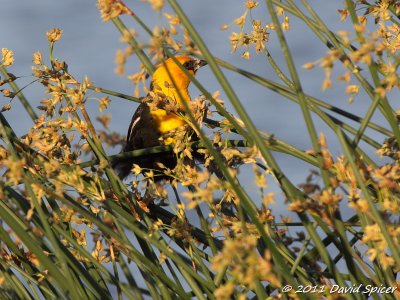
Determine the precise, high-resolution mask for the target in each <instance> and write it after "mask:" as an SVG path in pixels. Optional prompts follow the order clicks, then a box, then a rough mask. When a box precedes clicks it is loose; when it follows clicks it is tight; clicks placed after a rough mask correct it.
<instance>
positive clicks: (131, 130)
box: [127, 117, 141, 141]
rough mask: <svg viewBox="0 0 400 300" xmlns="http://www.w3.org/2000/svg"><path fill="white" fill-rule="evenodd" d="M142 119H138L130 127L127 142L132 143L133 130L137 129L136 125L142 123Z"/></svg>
mask: <svg viewBox="0 0 400 300" xmlns="http://www.w3.org/2000/svg"><path fill="white" fill-rule="evenodd" d="M140 118H141V117H138V118H137V119H136V120H135V121H134V122H133V123H132V124H131V126H129V131H128V138H127V141H130V139H131V134H132V132H133V128H135V126H136V124H137V123H138V122H139V121H140Z"/></svg>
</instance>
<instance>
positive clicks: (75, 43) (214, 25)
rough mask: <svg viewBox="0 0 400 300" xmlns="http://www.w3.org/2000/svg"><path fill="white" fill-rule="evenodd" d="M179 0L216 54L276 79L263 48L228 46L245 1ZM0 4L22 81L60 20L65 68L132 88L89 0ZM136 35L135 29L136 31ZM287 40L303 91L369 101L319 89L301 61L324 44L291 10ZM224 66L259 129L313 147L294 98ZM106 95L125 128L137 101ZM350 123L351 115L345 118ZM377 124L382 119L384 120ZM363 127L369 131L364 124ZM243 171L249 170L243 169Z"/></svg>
mask: <svg viewBox="0 0 400 300" xmlns="http://www.w3.org/2000/svg"><path fill="white" fill-rule="evenodd" d="M129 2H130V3H127V4H128V5H129V7H130V8H131V9H132V10H133V11H134V12H135V13H136V14H138V15H139V16H140V18H142V19H143V20H145V22H146V23H147V24H148V25H150V26H152V25H156V24H165V20H162V18H161V17H160V15H158V14H157V13H155V12H154V11H152V10H151V9H150V6H149V4H147V3H143V2H141V1H132V2H131V1H129ZM179 2H180V4H181V5H182V7H183V8H184V10H185V12H186V13H187V15H188V17H189V18H190V19H191V20H192V22H193V23H194V25H195V27H196V28H197V29H198V31H199V33H200V34H201V36H202V38H203V39H204V40H205V41H206V42H207V44H208V46H209V48H210V50H211V51H212V53H213V54H214V55H215V56H216V57H219V58H221V59H223V60H226V61H228V62H230V63H232V64H234V65H236V66H238V67H241V68H243V69H246V70H249V71H251V72H253V73H256V74H259V75H261V76H263V77H267V78H269V79H273V80H276V81H278V82H279V79H278V78H277V77H276V76H275V75H274V73H273V70H272V68H271V66H270V65H269V63H268V62H267V60H266V58H265V57H264V56H263V54H260V55H255V54H254V53H252V59H251V60H250V61H247V60H244V59H243V58H241V57H240V55H241V53H242V52H243V51H241V50H239V51H238V53H235V54H232V53H231V47H230V44H229V35H230V33H231V32H232V31H239V28H238V27H237V26H232V27H231V28H229V29H228V30H227V31H222V30H220V26H222V25H224V24H232V22H233V20H234V19H235V18H237V17H239V16H240V15H241V14H242V13H243V12H244V5H243V1H232V0H218V1H214V0H203V1H194V0H186V1H179ZM309 3H310V4H311V5H312V6H313V7H314V9H315V10H316V11H317V12H318V14H319V16H320V17H321V18H322V19H323V20H324V21H325V22H326V23H327V25H328V26H329V27H330V28H331V29H332V30H333V31H339V30H349V31H351V27H350V25H349V23H346V22H339V19H340V16H339V14H338V12H337V9H340V8H343V3H342V1H331V0H311V1H309ZM1 10H2V14H1V15H2V17H1V18H0V46H1V47H2V48H3V47H6V48H8V49H11V50H13V51H14V54H15V64H14V65H13V66H12V67H11V68H9V70H10V71H11V72H12V73H13V74H15V75H17V76H25V77H24V78H22V79H19V80H18V81H17V83H18V84H19V86H20V87H23V86H24V85H26V84H28V83H29V82H31V81H32V80H33V79H34V78H33V77H32V76H31V65H32V54H33V53H34V52H35V51H41V52H42V54H43V57H44V58H45V59H47V60H48V42H47V39H46V34H45V33H46V31H48V30H50V29H51V28H54V27H58V28H61V29H63V30H64V34H63V36H62V39H61V40H60V41H59V42H57V43H56V46H55V57H57V58H59V59H60V60H65V61H66V62H67V63H68V65H69V72H70V73H71V74H73V75H74V76H75V77H76V78H77V79H78V80H83V78H84V76H85V75H87V76H88V77H89V79H90V80H91V81H93V82H94V83H95V85H96V86H99V87H103V88H106V89H111V90H114V91H118V92H121V93H126V94H130V95H132V94H133V85H132V83H131V82H130V81H129V80H128V79H127V78H126V77H118V76H117V75H115V73H114V69H115V63H114V59H115V53H116V51H117V50H118V49H124V48H125V45H124V44H122V43H121V42H120V41H119V39H120V34H119V32H118V31H117V29H116V28H115V27H114V25H113V24H112V23H104V22H103V21H102V20H101V19H100V15H99V12H98V10H97V7H96V3H95V1H81V0H68V1H60V0H58V1H54V0H36V1H4V0H3V1H2V7H1ZM165 11H166V12H170V13H171V12H172V10H171V9H170V8H168V7H166V8H165ZM253 17H254V18H255V19H260V20H262V24H266V23H269V22H271V20H269V18H268V14H267V13H266V7H265V3H264V2H263V1H261V3H260V7H258V8H256V9H255V10H254V11H253ZM123 20H124V21H126V22H127V23H126V24H127V26H128V27H130V28H135V29H136V30H138V32H139V33H141V30H139V28H138V25H137V24H136V23H134V21H133V20H132V19H131V18H129V17H124V18H123ZM142 36H143V40H142V41H143V42H146V41H148V37H147V36H144V35H142ZM140 39H141V36H140V35H139V40H140ZM287 40H288V42H289V45H290V47H291V51H292V54H293V56H294V58H295V63H296V65H297V67H298V71H299V74H300V77H301V81H302V84H303V89H304V91H305V92H306V93H307V94H309V95H312V96H314V97H317V98H320V99H323V100H324V101H326V102H328V103H331V104H334V105H336V106H339V107H342V108H344V109H347V110H350V111H352V112H353V113H355V114H357V115H359V116H362V115H363V114H365V112H366V111H367V109H368V106H369V104H370V99H369V98H367V97H365V95H363V94H362V93H361V94H360V95H359V96H358V97H357V98H356V100H355V101H354V103H353V104H349V103H348V102H347V99H348V95H346V94H345V85H344V84H343V83H337V82H334V85H333V88H332V89H330V90H327V91H324V92H323V91H322V90H321V85H322V81H323V77H324V75H323V70H322V69H320V68H316V69H314V70H304V69H302V68H301V66H302V65H303V64H304V63H307V62H311V61H316V60H317V59H318V58H321V57H322V56H324V55H325V54H326V51H327V48H326V46H324V45H323V44H322V43H321V42H320V41H319V40H317V38H316V37H315V36H314V35H313V34H312V33H311V32H310V31H309V29H308V28H307V27H306V26H304V24H302V23H300V22H298V21H297V20H296V19H295V18H294V17H293V18H291V30H290V31H289V32H287ZM267 47H268V50H269V51H270V53H271V54H272V56H273V57H274V59H276V61H277V62H278V64H279V65H280V66H283V69H284V71H286V68H285V67H284V66H285V62H284V58H283V56H282V54H281V47H280V45H279V42H278V40H277V38H276V36H275V35H274V34H273V33H272V34H271V36H270V40H269V42H268V43H267ZM126 71H127V74H132V73H135V72H136V71H138V62H137V60H136V59H132V60H131V61H129V63H128V65H127V70H126ZM225 73H226V75H227V76H228V78H229V80H230V82H231V84H232V86H233V87H234V89H235V91H236V93H237V94H238V96H239V98H240V99H241V101H242V102H243V104H244V105H245V106H246V108H247V109H248V113H249V114H250V116H251V117H252V119H253V121H254V122H255V124H256V125H257V126H258V128H259V129H261V130H263V131H265V132H267V133H269V134H273V135H274V136H275V137H277V138H279V139H282V140H284V141H286V142H288V143H290V144H293V145H294V146H296V147H299V148H300V149H311V148H312V147H311V143H310V139H309V137H308V133H307V130H306V127H305V122H304V121H303V118H302V114H301V111H300V107H299V106H298V105H297V104H295V103H292V102H290V101H288V100H287V99H284V98H282V97H280V96H279V95H277V94H275V93H273V92H272V91H269V90H267V89H265V88H262V87H260V86H258V85H257V84H255V83H254V82H251V81H249V80H247V79H246V78H244V77H242V76H239V75H237V74H233V73H231V72H228V71H226V72H225ZM343 73H344V69H342V68H338V69H336V70H335V71H334V72H333V74H332V78H333V79H334V78H335V77H337V76H338V75H342V74H343ZM197 78H198V79H199V80H200V82H201V83H202V84H203V85H204V86H205V87H207V88H208V89H209V91H210V92H214V91H216V90H221V88H220V87H219V86H218V83H217V81H216V80H215V78H213V76H212V73H211V71H210V70H209V69H208V68H203V69H202V70H201V71H200V72H199V73H198V75H197ZM24 93H25V95H26V96H27V98H28V99H29V101H30V102H31V104H32V106H33V107H37V106H38V105H40V100H41V99H42V98H43V97H44V96H45V95H44V93H43V88H42V86H41V85H40V84H38V83H36V84H33V85H31V86H28V87H27V88H26V89H25V90H24ZM191 94H192V97H195V96H197V95H199V92H198V91H197V90H196V89H195V88H194V87H191ZM111 100H112V102H111V104H110V106H109V109H108V112H109V113H110V114H112V116H113V118H112V121H111V123H110V128H111V130H115V131H117V132H120V133H123V134H125V133H126V131H127V128H128V125H129V122H130V119H131V116H132V114H133V112H134V110H135V109H136V107H137V104H136V103H133V102H129V101H124V100H122V99H118V98H115V97H111ZM4 101H8V100H7V99H6V100H4ZM4 103H6V102H4ZM227 107H228V108H229V110H230V111H231V112H233V113H234V110H233V109H232V108H231V106H230V105H229V103H227ZM90 108H91V109H93V111H92V113H93V114H97V113H98V111H97V104H95V105H93V106H91V107H90ZM395 108H396V107H395ZM5 116H6V118H7V119H8V121H9V122H10V123H11V125H12V126H13V128H14V129H15V130H16V132H17V134H19V135H23V134H24V133H26V131H27V130H28V129H29V127H31V126H32V121H31V120H30V118H29V117H28V115H27V113H26V112H25V110H24V109H23V108H22V107H21V105H20V104H19V102H18V99H15V100H14V101H13V104H12V109H11V110H10V111H8V112H6V113H5ZM373 120H374V121H375V122H378V123H381V124H382V122H383V121H382V120H383V118H382V117H381V116H380V115H379V113H377V114H375V116H374V118H373ZM314 121H315V124H316V127H317V129H318V132H324V133H325V134H326V135H327V138H328V145H329V147H330V149H331V151H332V154H333V156H337V155H338V154H340V153H341V152H342V151H341V149H340V145H338V144H337V142H336V141H335V139H334V138H333V135H332V133H331V132H330V131H329V129H327V128H326V127H325V125H324V124H323V123H322V122H320V121H319V119H318V117H316V116H314ZM350 124H352V123H351V122H350ZM353 124H354V123H353ZM383 125H385V126H387V125H386V124H385V123H383ZM367 132H368V133H369V131H368V130H367ZM372 137H376V134H375V133H372ZM378 139H379V140H383V138H381V137H378ZM366 149H367V152H368V153H372V149H370V148H368V146H366ZM108 151H109V154H114V153H117V152H118V149H108ZM275 157H276V159H277V160H278V162H279V164H280V166H281V167H282V169H283V170H284V171H285V172H287V175H288V176H289V178H290V179H291V180H293V182H294V183H295V184H299V183H301V182H304V179H305V178H306V176H307V175H308V174H309V170H310V168H311V167H310V166H309V165H306V164H304V163H302V162H300V161H299V160H298V159H294V158H292V157H289V156H287V155H282V154H278V153H276V154H275ZM378 159H379V158H378V157H377V160H378ZM242 176H247V175H246V174H245V175H243V174H242ZM252 181H253V179H252V177H251V176H248V180H247V182H248V184H253V183H252ZM270 184H271V190H273V191H276V192H277V198H278V199H282V198H283V197H282V195H281V193H280V192H279V190H278V189H277V187H276V186H275V185H274V183H273V182H272V181H270ZM254 193H255V194H254V195H257V191H256V190H255V188H254ZM281 203H282V202H280V203H277V204H276V205H275V206H273V209H274V212H275V213H276V214H277V215H280V214H283V215H287V212H286V211H285V209H286V207H285V206H284V205H281Z"/></svg>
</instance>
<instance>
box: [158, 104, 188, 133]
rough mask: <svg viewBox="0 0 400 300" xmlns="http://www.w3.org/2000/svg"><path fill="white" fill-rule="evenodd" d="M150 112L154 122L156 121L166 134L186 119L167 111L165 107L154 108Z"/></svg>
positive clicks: (160, 129)
mask: <svg viewBox="0 0 400 300" xmlns="http://www.w3.org/2000/svg"><path fill="white" fill-rule="evenodd" d="M150 114H151V115H152V117H153V119H154V122H156V124H157V127H158V130H159V132H160V133H161V134H165V133H167V132H169V131H171V130H173V129H175V128H177V127H179V126H182V125H184V124H185V121H184V120H182V118H180V117H179V116H177V115H175V114H173V113H167V112H166V111H165V110H163V109H156V110H152V111H151V112H150Z"/></svg>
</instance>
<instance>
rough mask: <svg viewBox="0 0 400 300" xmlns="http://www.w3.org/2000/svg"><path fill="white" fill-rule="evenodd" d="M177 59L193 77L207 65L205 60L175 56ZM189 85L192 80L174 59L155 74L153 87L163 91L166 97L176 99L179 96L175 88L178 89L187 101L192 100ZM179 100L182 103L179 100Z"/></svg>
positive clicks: (168, 61)
mask: <svg viewBox="0 0 400 300" xmlns="http://www.w3.org/2000/svg"><path fill="white" fill-rule="evenodd" d="M175 58H176V60H177V61H178V62H179V63H180V64H181V65H182V66H183V67H184V68H185V69H186V70H187V71H188V72H189V73H190V74H192V75H195V74H196V72H197V70H198V69H200V68H201V67H202V66H205V65H206V64H207V63H206V62H205V61H204V60H200V59H195V58H192V57H190V56H175ZM171 77H172V78H171ZM189 83H190V78H189V77H188V76H187V75H186V74H185V72H184V71H183V70H182V69H181V68H180V67H179V65H178V64H177V63H176V62H175V61H174V60H173V59H172V58H168V59H167V60H166V61H164V62H163V63H162V64H161V65H159V66H158V68H157V69H156V70H155V71H154V73H153V86H154V87H157V88H158V89H161V91H162V92H163V93H164V94H165V95H167V96H172V97H174V98H176V96H177V93H176V91H174V90H175V88H174V87H176V88H177V89H179V92H180V93H181V95H182V97H183V98H184V99H185V100H190V97H189V93H188V87H189ZM177 100H178V102H180V100H179V99H177Z"/></svg>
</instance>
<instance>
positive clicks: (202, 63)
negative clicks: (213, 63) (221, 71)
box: [197, 59, 207, 68]
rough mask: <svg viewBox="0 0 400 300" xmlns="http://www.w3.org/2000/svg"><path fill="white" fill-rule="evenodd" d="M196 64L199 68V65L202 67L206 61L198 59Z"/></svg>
mask: <svg viewBox="0 0 400 300" xmlns="http://www.w3.org/2000/svg"><path fill="white" fill-rule="evenodd" d="M197 65H198V66H199V68H201V67H204V66H205V65H207V62H206V61H205V60H202V59H198V60H197Z"/></svg>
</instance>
